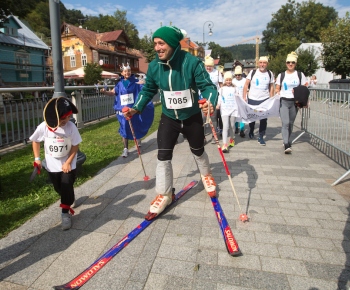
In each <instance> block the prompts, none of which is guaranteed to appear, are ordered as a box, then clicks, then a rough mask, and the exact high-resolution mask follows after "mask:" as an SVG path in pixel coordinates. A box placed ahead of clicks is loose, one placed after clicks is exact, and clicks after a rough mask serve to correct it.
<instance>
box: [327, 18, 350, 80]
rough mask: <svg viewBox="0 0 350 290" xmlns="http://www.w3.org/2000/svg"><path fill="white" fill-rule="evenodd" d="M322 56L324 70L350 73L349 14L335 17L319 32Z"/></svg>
mask: <svg viewBox="0 0 350 290" xmlns="http://www.w3.org/2000/svg"><path fill="white" fill-rule="evenodd" d="M321 40H322V46H323V50H322V53H321V55H322V58H323V65H324V68H325V69H326V71H329V72H333V73H336V74H339V75H341V78H342V79H346V76H347V75H348V74H349V73H350V14H349V12H347V13H346V15H345V17H344V18H340V19H337V20H336V21H334V22H332V23H331V25H330V26H329V27H328V28H326V29H324V30H323V31H322V32H321Z"/></svg>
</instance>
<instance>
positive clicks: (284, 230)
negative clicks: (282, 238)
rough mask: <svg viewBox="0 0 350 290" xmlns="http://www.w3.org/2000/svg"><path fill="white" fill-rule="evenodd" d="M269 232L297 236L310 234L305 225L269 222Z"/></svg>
mask: <svg viewBox="0 0 350 290" xmlns="http://www.w3.org/2000/svg"><path fill="white" fill-rule="evenodd" d="M270 228H271V232H273V233H279V234H290V235H297V236H306V237H308V236H310V235H309V232H308V230H307V227H304V226H295V225H280V224H270Z"/></svg>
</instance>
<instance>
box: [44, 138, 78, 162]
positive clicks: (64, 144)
mask: <svg viewBox="0 0 350 290" xmlns="http://www.w3.org/2000/svg"><path fill="white" fill-rule="evenodd" d="M71 148H72V142H71V140H70V139H69V138H64V137H54V138H50V137H45V152H46V154H48V155H50V156H52V157H54V158H62V157H65V156H67V155H68V154H69V152H70V149H71Z"/></svg>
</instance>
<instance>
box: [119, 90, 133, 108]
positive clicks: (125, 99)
mask: <svg viewBox="0 0 350 290" xmlns="http://www.w3.org/2000/svg"><path fill="white" fill-rule="evenodd" d="M133 103H134V94H133V93H131V94H126V95H120V104H121V105H122V106H126V105H131V104H133Z"/></svg>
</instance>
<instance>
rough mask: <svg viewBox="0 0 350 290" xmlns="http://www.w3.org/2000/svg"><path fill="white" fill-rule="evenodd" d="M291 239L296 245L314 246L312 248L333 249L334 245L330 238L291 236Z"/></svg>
mask: <svg viewBox="0 0 350 290" xmlns="http://www.w3.org/2000/svg"><path fill="white" fill-rule="evenodd" d="M293 240H294V242H295V245H296V246H298V247H303V248H314V249H320V250H330V251H332V250H333V249H335V246H334V244H333V242H332V240H331V239H323V238H313V237H302V236H293Z"/></svg>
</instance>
